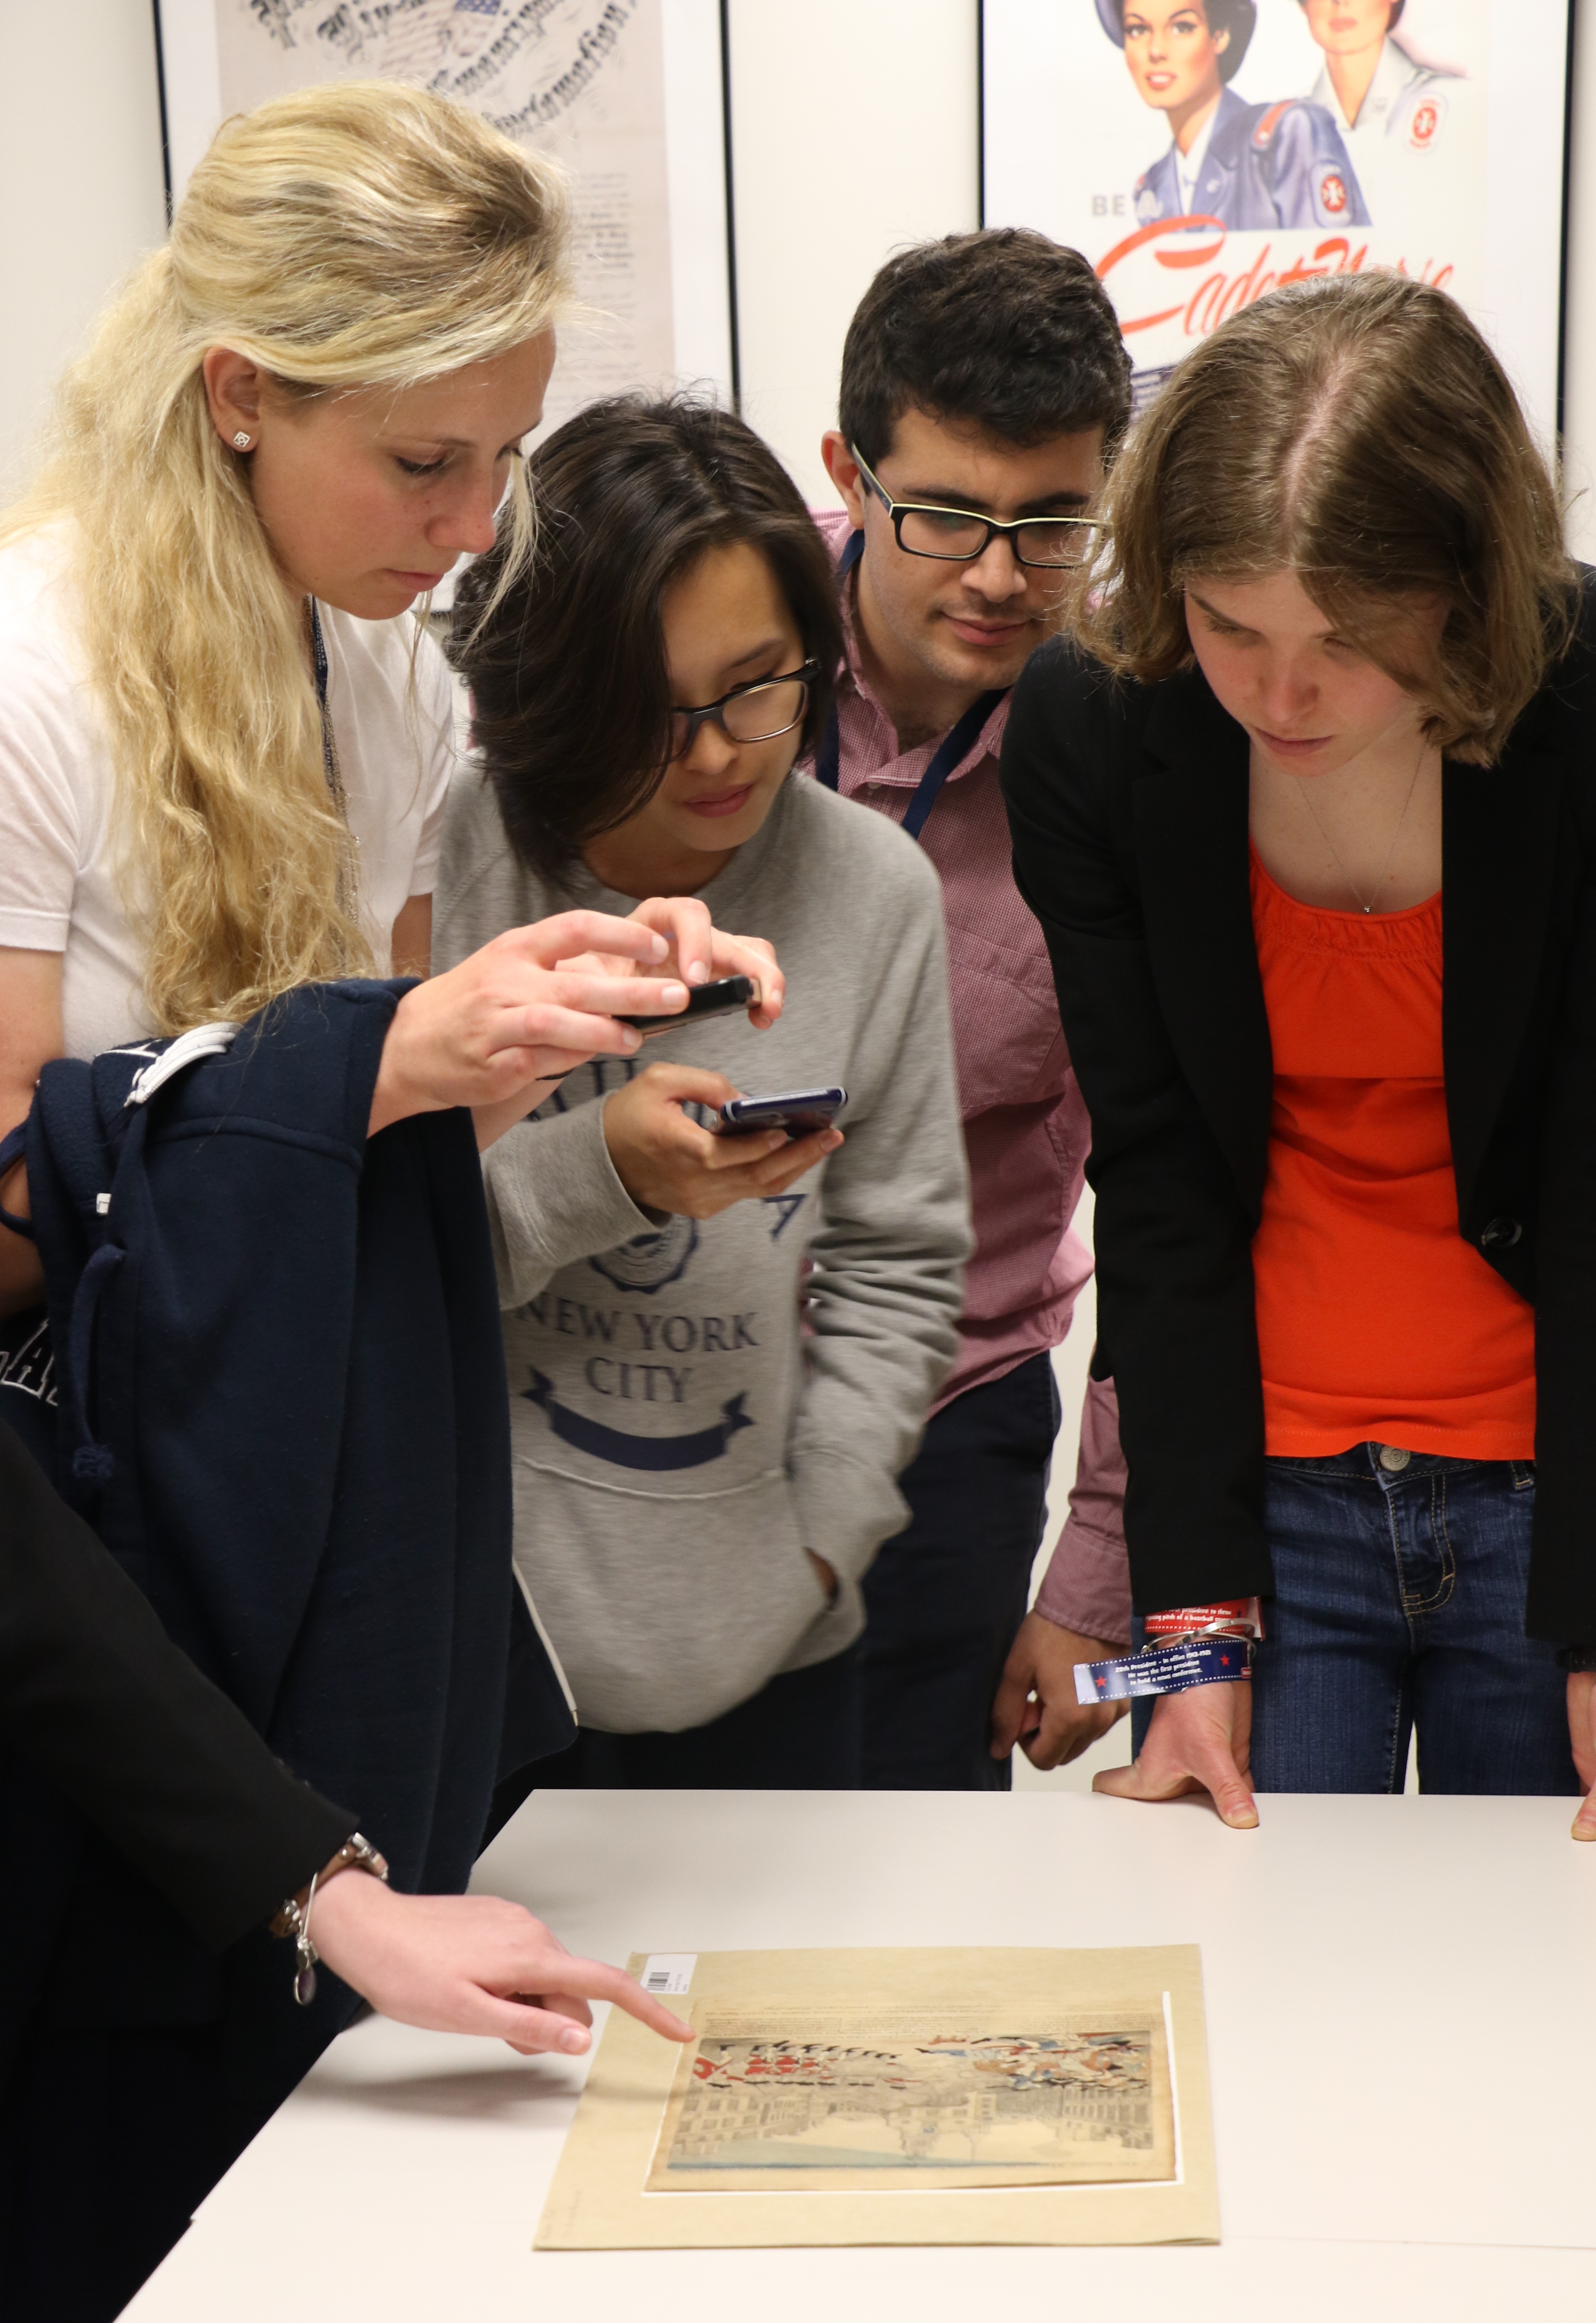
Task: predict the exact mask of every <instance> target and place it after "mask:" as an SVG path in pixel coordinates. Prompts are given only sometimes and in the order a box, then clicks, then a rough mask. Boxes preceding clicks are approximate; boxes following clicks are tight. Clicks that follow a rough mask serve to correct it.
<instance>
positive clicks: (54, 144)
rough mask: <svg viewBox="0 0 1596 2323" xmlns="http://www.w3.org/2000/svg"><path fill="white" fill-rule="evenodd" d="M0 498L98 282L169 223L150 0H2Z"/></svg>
mask: <svg viewBox="0 0 1596 2323" xmlns="http://www.w3.org/2000/svg"><path fill="white" fill-rule="evenodd" d="M0 218H4V219H5V232H4V234H3V235H0V346H3V347H4V349H5V360H4V362H3V363H0V497H4V498H9V496H10V491H11V490H12V489H13V488H14V486H15V484H16V483H17V482H18V481H19V480H20V477H21V474H22V473H23V468H24V466H25V462H26V453H27V446H28V444H29V441H30V439H31V438H32V436H33V434H34V432H35V430H36V429H37V427H38V426H39V423H40V421H41V418H42V417H43V415H44V412H45V409H46V408H47V404H48V400H49V393H50V383H51V381H53V380H54V378H55V377H56V374H57V373H58V372H60V370H61V368H62V367H63V365H64V364H65V363H68V362H69V360H70V358H71V356H72V355H73V354H74V353H76V351H77V349H78V345H79V344H80V343H81V341H82V339H83V336H84V335H85V333H86V332H87V328H88V326H89V325H90V323H91V322H92V320H93V317H94V316H95V314H96V311H97V310H98V308H99V307H100V306H101V304H102V302H103V301H104V299H105V295H106V293H107V292H108V291H109V290H110V289H112V288H113V287H114V286H115V284H116V283H117V282H119V281H120V280H121V279H122V277H123V276H124V274H125V273H126V272H127V271H128V270H129V268H130V267H132V266H133V263H134V262H135V261H136V260H137V259H138V258H140V257H141V256H142V254H143V253H144V252H145V251H147V250H151V249H153V248H154V247H155V245H156V244H157V243H159V242H160V241H161V237H162V235H163V234H165V232H166V196H165V190H164V185H163V180H162V177H161V104H160V96H159V92H158V89H157V86H156V73H155V20H154V10H153V9H152V7H151V5H150V0H73V5H72V6H71V9H70V10H69V11H68V10H66V9H61V10H60V11H59V12H58V11H57V10H56V9H53V8H51V7H50V6H48V5H46V6H41V5H37V0H32V5H29V0H0Z"/></svg>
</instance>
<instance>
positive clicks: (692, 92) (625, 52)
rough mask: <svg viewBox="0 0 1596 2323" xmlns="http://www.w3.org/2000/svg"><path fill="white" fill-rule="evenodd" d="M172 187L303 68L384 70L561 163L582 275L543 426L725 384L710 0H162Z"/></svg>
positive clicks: (721, 175) (338, 74) (320, 76)
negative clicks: (609, 401)
mask: <svg viewBox="0 0 1596 2323" xmlns="http://www.w3.org/2000/svg"><path fill="white" fill-rule="evenodd" d="M159 16H160V24H161V62H162V79H163V87H164V97H165V106H166V123H167V142H168V152H169V157H170V171H171V188H172V197H173V199H174V201H176V200H178V199H179V198H180V197H181V195H182V190H183V188H184V186H185V185H186V184H187V182H188V174H189V171H190V170H192V169H193V167H194V164H195V163H196V161H198V159H199V157H200V155H201V154H202V153H203V152H204V151H205V149H206V145H207V144H208V143H209V142H210V139H211V137H212V136H213V135H214V134H215V133H216V128H217V126H218V125H219V124H220V123H221V122H222V121H224V120H225V118H226V117H227V115H229V114H233V113H240V112H246V111H248V110H249V108H250V107H251V106H256V105H259V104H261V103H262V102H263V101H264V100H265V99H266V98H267V97H270V96H278V95H280V93H281V92H282V91H284V90H287V89H291V88H303V87H307V86H308V85H309V84H310V83H312V82H316V81H326V80H337V79H345V78H348V79H366V78H382V77H389V76H391V77H392V78H395V79H400V80H408V81H413V82H417V83H419V84H420V85H421V86H423V87H427V88H432V89H436V90H437V91H438V93H439V94H440V95H443V96H454V97H458V98H460V99H462V100H463V102H464V103H466V104H468V105H470V106H473V107H474V108H475V109H476V110H477V111H478V112H480V113H481V114H482V115H484V116H485V118H487V119H488V120H490V121H491V122H492V123H493V124H494V125H495V126H496V127H497V128H500V129H502V130H503V131H504V132H505V133H507V134H508V135H509V136H511V137H513V138H515V139H516V140H517V141H518V142H520V143H522V144H525V145H527V146H535V147H537V148H538V149H539V150H540V151H542V152H546V153H548V154H551V155H553V156H554V157H555V159H556V160H558V161H562V162H564V165H565V167H566V168H567V169H568V170H570V171H571V173H572V176H573V181H574V189H575V197H576V221H577V223H576V252H575V259H576V263H575V276H576V289H577V295H578V297H579V298H580V299H581V300H582V304H583V306H584V307H586V308H589V309H590V310H591V311H592V320H591V321H589V322H585V323H583V324H582V326H579V327H576V328H573V329H568V330H566V331H564V332H563V333H562V334H561V340H560V360H559V363H558V366H557V368H556V370H555V377H554V381H553V383H552V385H551V387H550V390H549V396H548V401H547V406H546V422H545V424H546V427H558V426H559V424H560V423H561V421H562V420H564V419H566V418H569V417H570V416H571V414H572V413H573V411H575V410H577V409H580V408H581V406H582V405H583V404H584V403H587V402H590V401H591V400H592V399H593V398H594V397H595V396H599V395H604V394H609V393H612V392H614V391H615V390H619V389H624V388H634V387H640V388H644V389H647V390H653V391H660V390H668V389H669V388H671V387H673V386H675V385H677V384H702V385H703V386H705V387H707V388H711V389H713V390H716V391H718V392H719V393H720V395H721V396H722V397H729V394H730V390H731V375H732V347H731V321H730V294H729V280H728V271H727V219H726V181H725V169H724V144H723V136H722V115H721V53H720V11H719V7H718V5H717V0H159Z"/></svg>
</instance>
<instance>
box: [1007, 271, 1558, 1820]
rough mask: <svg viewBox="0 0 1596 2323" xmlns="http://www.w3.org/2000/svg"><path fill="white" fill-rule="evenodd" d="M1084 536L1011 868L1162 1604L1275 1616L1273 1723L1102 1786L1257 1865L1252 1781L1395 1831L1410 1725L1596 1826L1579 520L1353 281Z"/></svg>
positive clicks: (1389, 307) (1139, 1571)
mask: <svg viewBox="0 0 1596 2323" xmlns="http://www.w3.org/2000/svg"><path fill="white" fill-rule="evenodd" d="M1106 514H1107V516H1108V518H1109V521H1110V526H1111V535H1112V544H1113V546H1112V555H1111V557H1110V560H1109V569H1108V570H1107V571H1106V572H1099V573H1098V574H1096V575H1095V576H1094V583H1093V594H1092V596H1091V597H1090V599H1089V600H1083V601H1082V602H1081V604H1080V605H1079V606H1078V609H1077V620H1076V629H1077V634H1078V638H1079V639H1080V641H1081V644H1080V645H1076V646H1069V645H1059V646H1056V647H1047V648H1044V649H1043V651H1042V652H1041V653H1040V654H1039V655H1037V656H1036V657H1035V658H1034V659H1033V661H1032V663H1031V665H1030V667H1029V669H1028V670H1027V673H1026V675H1025V676H1024V677H1023V679H1022V681H1021V683H1020V685H1019V688H1018V690H1017V692H1016V693H1015V697H1014V708H1013V711H1012V713H1011V722H1010V726H1009V730H1008V739H1007V741H1006V743H1005V747H1004V790H1005V794H1006V795H1007V798H1008V803H1009V813H1010V820H1011V823H1012V825H1013V829H1014V859H1015V868H1016V873H1017V876H1018V877H1019V880H1020V884H1021V886H1022V889H1023V892H1024V894H1025V895H1026V897H1027V900H1028V901H1029V902H1030V903H1031V904H1032V909H1033V910H1034V911H1035V912H1036V914H1037V916H1038V918H1039V919H1040V920H1041V924H1042V927H1043V929H1044V931H1045V932H1046V934H1047V937H1048V941H1049V947H1050V951H1051V954H1052V960H1053V966H1054V972H1055V976H1056V978H1057V981H1058V986H1059V1001H1060V1005H1061V1007H1062V1011H1063V1018H1064V1024H1065V1029H1066V1032H1067V1033H1068V1034H1069V1042H1070V1051H1071V1054H1072V1056H1073V1057H1074V1059H1075V1061H1076V1066H1077V1070H1078V1073H1079V1076H1080V1080H1081V1087H1082V1088H1083V1090H1084V1092H1085V1095H1086V1097H1087V1104H1088V1106H1089V1107H1090V1109H1091V1115H1092V1124H1093V1140H1094V1150H1093V1158H1092V1163H1091V1165H1090V1173H1089V1174H1090V1175H1091V1176H1092V1178H1093V1180H1094V1183H1095V1185H1096V1192H1097V1213H1096V1235H1097V1281H1098V1297H1099V1326H1100V1330H1099V1348H1100V1355H1101V1358H1102V1361H1103V1363H1104V1365H1105V1367H1106V1366H1108V1365H1112V1368H1113V1371H1114V1376H1115V1379H1116V1382H1117V1385H1118V1390H1119V1401H1120V1412H1121V1421H1122V1429H1123V1436H1124V1446H1125V1450H1126V1454H1127V1457H1128V1462H1129V1468H1130V1488H1129V1492H1128V1495H1127V1499H1126V1503H1125V1529H1126V1535H1127V1538H1128V1541H1129V1545H1130V1552H1131V1565H1132V1575H1133V1584H1134V1588H1135V1597H1136V1603H1137V1605H1138V1608H1139V1609H1140V1611H1142V1613H1143V1614H1144V1615H1146V1616H1147V1618H1148V1621H1149V1625H1150V1628H1151V1631H1152V1633H1153V1634H1154V1635H1155V1636H1157V1635H1160V1634H1161V1635H1164V1636H1169V1635H1177V1636H1178V1635H1181V1634H1185V1633H1188V1632H1191V1631H1194V1630H1198V1629H1200V1628H1202V1627H1204V1626H1205V1625H1218V1624H1221V1623H1226V1622H1228V1623H1230V1624H1231V1626H1234V1627H1241V1626H1245V1624H1246V1621H1247V1620H1248V1617H1249V1615H1250V1614H1251V1612H1252V1611H1253V1609H1252V1607H1251V1606H1250V1604H1249V1602H1248V1601H1251V1600H1252V1599H1254V1598H1261V1599H1264V1600H1267V1601H1268V1602H1267V1604H1266V1606H1265V1610H1264V1625H1265V1631H1266V1635H1265V1639H1264V1642H1263V1643H1262V1644H1261V1646H1260V1647H1259V1648H1258V1649H1257V1653H1256V1657H1255V1659H1254V1664H1253V1674H1252V1682H1251V1684H1250V1685H1249V1684H1245V1683H1236V1682H1227V1683H1216V1684H1210V1685H1198V1686H1194V1687H1192V1688H1191V1689H1190V1690H1189V1691H1187V1692H1183V1693H1168V1694H1161V1695H1160V1697H1159V1699H1158V1701H1157V1704H1156V1708H1155V1709H1154V1711H1153V1712H1152V1715H1151V1722H1148V1723H1145V1724H1142V1722H1141V1721H1140V1720H1139V1724H1141V1725H1142V1736H1141V1740H1142V1748H1141V1750H1140V1755H1139V1756H1138V1758H1137V1761H1136V1764H1135V1766H1134V1767H1133V1768H1131V1769H1128V1770H1125V1771H1124V1772H1123V1773H1116V1774H1115V1775H1114V1776H1105V1777H1099V1784H1100V1786H1101V1787H1104V1788H1108V1789H1113V1790H1116V1791H1119V1792H1122V1793H1124V1795H1129V1796H1133V1797H1140V1798H1148V1799H1152V1798H1167V1797H1172V1796H1176V1795H1179V1794H1180V1793H1181V1792H1184V1791H1189V1790H1193V1789H1206V1790H1207V1791H1209V1792H1211V1793H1212V1795H1213V1796H1214V1798H1215V1803H1216V1804H1217V1805H1218V1807H1219V1810H1220V1812H1221V1813H1222V1814H1223V1815H1224V1816H1225V1820H1226V1821H1227V1822H1229V1823H1234V1824H1237V1825H1243V1824H1249V1823H1255V1822H1256V1820H1257V1816H1256V1812H1255V1810H1254V1808H1253V1804H1252V1782H1253V1780H1254V1779H1256V1781H1257V1783H1258V1785H1259V1786H1260V1787H1261V1788H1266V1789H1290V1790H1349V1791H1351V1790H1363V1791H1370V1790H1372V1791H1380V1790H1399V1789H1400V1788H1401V1787H1402V1784H1403V1780H1404V1776H1405V1770H1406V1766H1407V1758H1408V1739H1409V1735H1410V1733H1411V1731H1413V1729H1414V1727H1415V1726H1416V1725H1417V1735H1418V1749H1419V1773H1420V1781H1421V1784H1422V1785H1423V1786H1424V1787H1426V1788H1427V1789H1432V1790H1450V1791H1536V1792H1559V1791H1564V1792H1569V1793H1573V1792H1575V1791H1580V1790H1583V1791H1586V1792H1589V1791H1590V1790H1591V1783H1592V1779H1593V1778H1596V1706H1593V1700H1592V1697H1593V1694H1596V1650H1593V1648H1596V1556H1592V1554H1591V1546H1590V1511H1591V1505H1592V1494H1593V1492H1596V1424H1592V1423H1593V1421H1596V601H1593V600H1592V598H1591V595H1590V594H1589V593H1588V592H1584V591H1582V587H1581V585H1580V583H1579V580H1578V576H1577V574H1576V572H1575V569H1574V568H1573V565H1571V564H1570V563H1569V562H1568V560H1567V558H1566V556H1564V551H1563V547H1562V540H1561V518H1560V511H1559V510H1558V506H1557V501H1556V498H1555V492H1554V491H1553V488H1552V484H1551V481H1550V479H1549V477H1548V476H1547V474H1546V468H1545V466H1544V464H1543V463H1542V460H1541V458H1540V454H1539V453H1538V451H1537V450H1536V446H1535V444H1534V441H1533V439H1532V437H1531V436H1530V434H1529V432H1528V429H1527V426H1526V424H1525V421H1524V418H1523V416H1522V414H1521V412H1520V411H1519V409H1518V404H1517V402H1516V400H1515V399H1514V396H1513V392H1512V390H1511V388H1510V386H1509V383H1508V381H1507V379H1506V377H1505V376H1504V374H1503V372H1502V371H1501V369H1500V365H1499V364H1498V363H1497V362H1496V360H1495V358H1494V356H1493V355H1492V354H1491V352H1490V350H1489V348H1488V347H1487V346H1486V345H1485V344H1484V342H1483V341H1482V339H1481V337H1480V335H1479V334H1478V333H1477V332H1476V331H1475V330H1474V328H1473V326H1472V324H1471V323H1470V322H1469V321H1468V319H1467V317H1465V316H1464V315H1463V312H1462V310H1461V308H1458V307H1457V306H1456V305H1455V304H1454V302H1453V301H1452V300H1451V299H1449V298H1446V297H1445V294H1444V293H1442V292H1439V291H1436V290H1433V289H1428V288H1426V286H1424V285H1422V284H1419V283H1416V282H1411V281H1408V280H1404V279H1401V278H1398V277H1394V276H1376V275H1370V276H1344V277H1341V278H1339V279H1337V280H1315V281H1310V282H1304V283H1300V284H1298V285H1296V286H1294V287H1292V288H1291V289H1287V290H1284V291H1280V292H1277V293H1275V294H1274V295H1273V296H1271V297H1270V298H1266V299H1264V300H1262V301H1261V302H1260V303H1259V304H1258V305H1257V306H1255V307H1252V308H1249V309H1248V310H1247V311H1246V312H1245V313H1243V314H1242V315H1240V316H1237V317H1234V318H1233V319H1232V321H1230V322H1229V323H1227V324H1226V325H1225V326H1224V327H1223V328H1222V329H1221V330H1219V331H1218V332H1216V333H1215V335H1214V336H1213V337H1212V338H1211V339H1210V340H1209V341H1208V342H1207V343H1206V344H1205V345H1204V346H1203V347H1201V348H1200V349H1199V350H1198V351H1197V353H1194V354H1192V355H1191V356H1189V357H1188V360H1187V362H1186V363H1184V364H1183V365H1182V366H1181V368H1180V370H1179V372H1177V374H1176V376H1175V378H1174V379H1173V381H1171V382H1170V384H1169V387H1168V388H1167V389H1166V390H1165V392H1164V394H1163V396H1162V397H1161V399H1160V401H1159V402H1158V403H1157V404H1156V405H1155V406H1154V407H1153V409H1152V410H1151V413H1150V414H1149V416H1148V417H1147V418H1146V419H1144V420H1143V422H1142V425H1141V427H1140V428H1139V429H1138V430H1137V431H1136V433H1135V435H1134V436H1133V438H1132V440H1131V443H1130V445H1129V446H1128V448H1127V450H1126V452H1125V454H1124V457H1123V459H1122V461H1121V464H1120V466H1119V468H1118V470H1117V472H1116V473H1115V476H1114V479H1113V481H1112V482H1111V484H1110V486H1109V491H1108V506H1107V510H1106ZM1081 645H1084V646H1086V647H1089V648H1090V650H1091V652H1092V654H1094V655H1095V656H1096V659H1095V660H1093V659H1089V658H1088V657H1087V653H1086V652H1084V651H1082V650H1081ZM1111 674H1112V675H1111ZM1127 681H1129V682H1127ZM1526 1616H1527V1621H1526ZM1559 1662H1561V1664H1562V1667H1561V1668H1560V1667H1559V1666H1558V1665H1559ZM1571 1743H1572V1747H1571ZM1575 1831H1576V1833H1577V1834H1578V1835H1579V1836H1581V1837H1588V1838H1596V1797H1592V1798H1591V1799H1588V1800H1587V1803H1586V1805H1585V1807H1584V1808H1582V1810H1581V1813H1580V1815H1579V1818H1578V1820H1577V1821H1576V1823H1575Z"/></svg>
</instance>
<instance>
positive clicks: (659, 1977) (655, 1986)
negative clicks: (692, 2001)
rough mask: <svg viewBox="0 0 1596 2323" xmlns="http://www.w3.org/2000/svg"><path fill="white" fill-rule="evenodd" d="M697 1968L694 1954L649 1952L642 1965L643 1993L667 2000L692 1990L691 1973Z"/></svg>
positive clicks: (696, 1959) (696, 1956) (696, 1955)
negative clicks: (649, 1993) (650, 1993)
mask: <svg viewBox="0 0 1596 2323" xmlns="http://www.w3.org/2000/svg"><path fill="white" fill-rule="evenodd" d="M697 1966H698V1954H697V1953H696V1952H650V1953H649V1955H648V1958H647V1960H645V1961H644V1963H643V1974H642V1977H641V1979H640V1981H641V1983H642V1987H643V1989H644V1991H645V1992H652V1993H653V1994H654V1995H655V1996H656V1998H658V1999H661V2000H668V1999H671V1998H673V1997H674V1996H676V1995H678V1994H680V1993H683V1992H690V1991H691V1990H692V1988H693V1969H695V1968H696V1967H697Z"/></svg>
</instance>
